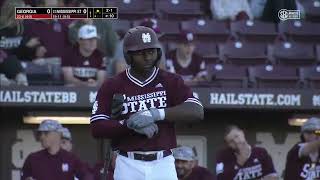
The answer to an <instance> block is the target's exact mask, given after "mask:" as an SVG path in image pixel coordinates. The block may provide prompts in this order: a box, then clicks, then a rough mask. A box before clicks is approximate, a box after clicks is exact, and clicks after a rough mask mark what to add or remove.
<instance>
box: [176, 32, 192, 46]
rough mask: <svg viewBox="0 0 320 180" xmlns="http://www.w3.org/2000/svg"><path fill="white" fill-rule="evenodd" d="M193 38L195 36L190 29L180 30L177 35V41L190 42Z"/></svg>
mask: <svg viewBox="0 0 320 180" xmlns="http://www.w3.org/2000/svg"><path fill="white" fill-rule="evenodd" d="M194 40H195V37H194V34H193V33H192V32H191V31H181V32H180V34H179V37H178V42H179V43H192V42H194Z"/></svg>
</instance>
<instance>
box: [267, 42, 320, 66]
mask: <svg viewBox="0 0 320 180" xmlns="http://www.w3.org/2000/svg"><path fill="white" fill-rule="evenodd" d="M269 52H270V54H271V58H272V59H273V61H275V62H277V63H279V64H284V65H298V66H301V65H309V64H313V63H315V62H316V55H315V48H314V46H313V44H305V43H297V42H280V41H278V42H275V43H274V44H273V45H270V46H269Z"/></svg>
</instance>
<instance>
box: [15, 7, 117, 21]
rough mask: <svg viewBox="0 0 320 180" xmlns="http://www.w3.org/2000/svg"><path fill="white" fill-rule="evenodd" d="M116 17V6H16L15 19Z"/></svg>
mask: <svg viewBox="0 0 320 180" xmlns="http://www.w3.org/2000/svg"><path fill="white" fill-rule="evenodd" d="M87 18H90V19H117V18H118V8H117V7H16V19H87Z"/></svg>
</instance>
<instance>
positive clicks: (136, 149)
mask: <svg viewBox="0 0 320 180" xmlns="http://www.w3.org/2000/svg"><path fill="white" fill-rule="evenodd" d="M123 53H124V56H125V58H126V62H127V63H128V65H130V67H129V68H127V69H126V70H125V72H122V73H120V74H118V75H116V76H115V77H113V78H110V79H108V80H106V81H105V82H104V83H103V85H102V86H101V87H100V89H99V91H98V94H97V97H96V101H95V102H94V104H93V108H92V116H91V119H90V128H91V131H92V135H93V136H94V137H95V138H109V139H111V147H112V149H113V150H114V151H117V153H118V155H117V158H116V163H115V170H114V176H113V177H114V179H115V180H120V179H121V180H126V179H128V180H134V179H136V180H140V179H148V180H164V179H165V180H177V174H176V170H175V164H174V157H173V156H172V152H171V149H173V148H175V147H176V146H177V142H176V133H175V127H174V121H197V120H201V119H203V116H204V113H203V106H202V104H201V102H200V101H199V100H198V99H197V98H196V97H194V96H193V93H192V91H191V89H190V88H189V87H188V86H186V85H185V84H184V82H183V79H182V78H181V77H180V76H178V75H176V74H173V73H169V72H166V71H163V70H161V69H159V68H158V67H157V66H158V63H159V60H160V59H161V53H162V52H161V46H160V44H159V41H158V38H157V35H156V33H155V32H154V31H153V30H152V29H150V28H148V27H143V26H137V27H134V28H132V29H130V30H129V31H128V32H127V33H126V35H125V37H124V51H123ZM113 99H119V100H120V101H119V100H118V101H113ZM113 102H117V103H113Z"/></svg>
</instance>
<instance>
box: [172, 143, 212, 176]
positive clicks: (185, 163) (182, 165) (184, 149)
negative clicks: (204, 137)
mask: <svg viewBox="0 0 320 180" xmlns="http://www.w3.org/2000/svg"><path fill="white" fill-rule="evenodd" d="M173 157H174V158H175V165H176V171H177V175H178V179H179V180H214V179H215V177H214V176H213V174H212V173H211V172H210V171H209V170H208V169H206V168H204V167H200V166H197V165H195V162H194V161H195V159H196V158H195V154H194V152H193V150H192V148H191V147H188V146H181V147H178V148H175V149H173Z"/></svg>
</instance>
